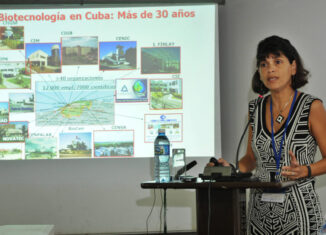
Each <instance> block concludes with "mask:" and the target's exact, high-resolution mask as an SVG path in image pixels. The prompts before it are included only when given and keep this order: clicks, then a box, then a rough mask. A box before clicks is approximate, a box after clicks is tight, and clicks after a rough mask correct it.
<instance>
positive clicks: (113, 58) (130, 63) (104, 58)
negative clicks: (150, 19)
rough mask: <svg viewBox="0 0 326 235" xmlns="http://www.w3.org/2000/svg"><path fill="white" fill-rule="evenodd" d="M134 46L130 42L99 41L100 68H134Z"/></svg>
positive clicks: (133, 43) (135, 44)
mask: <svg viewBox="0 0 326 235" xmlns="http://www.w3.org/2000/svg"><path fill="white" fill-rule="evenodd" d="M136 46H137V43H136V42H135V41H131V42H127V41H126V42H100V70H118V69H136V60H137V58H136V56H137V55H136Z"/></svg>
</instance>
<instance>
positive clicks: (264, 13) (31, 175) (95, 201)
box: [0, 0, 326, 234]
mask: <svg viewBox="0 0 326 235" xmlns="http://www.w3.org/2000/svg"><path fill="white" fill-rule="evenodd" d="M325 9H326V1H324V0H314V1H306V0H273V1H271V0H226V5H224V6H220V7H219V24H220V33H219V34H220V37H219V45H220V61H221V62H220V70H221V83H220V86H221V110H222V112H221V117H222V138H223V139H222V149H223V156H224V157H225V158H227V159H229V160H233V159H234V155H235V152H236V144H235V143H237V142H238V140H239V138H240V135H241V132H242V129H243V128H244V125H245V122H246V115H247V103H248V101H249V100H250V99H252V98H254V97H256V95H255V94H253V93H252V92H251V91H250V82H251V76H252V73H253V69H254V56H255V52H256V46H257V43H258V42H259V41H260V40H261V39H263V38H264V37H266V36H270V35H273V34H278V35H280V36H283V37H286V38H288V39H290V41H291V42H292V43H293V44H294V45H295V46H296V47H297V49H298V51H299V53H301V55H302V57H303V59H304V62H305V65H306V67H307V68H308V69H309V70H310V71H311V73H312V77H311V80H310V83H309V84H308V85H307V86H306V88H305V89H304V91H306V92H309V93H313V94H314V95H316V96H318V97H321V98H322V99H323V100H325V102H326V93H325V92H324V89H325V87H326V80H325V79H324V73H323V71H324V70H323V69H324V67H325V64H324V63H326V60H325V55H326V47H325V46H324V42H326V40H325V39H326V32H325V31H324V25H325V22H326V16H325V15H324V10H325ZM217 115H219V114H217ZM243 146H244V147H243V149H242V152H244V150H245V143H244V144H243ZM319 157H320V156H319ZM190 160H192V159H190ZM196 160H197V161H198V162H199V165H198V166H196V167H195V169H193V170H191V171H190V173H191V174H192V175H198V173H199V172H201V171H202V169H203V168H204V166H205V162H206V161H207V159H199V158H197V159H196ZM151 166H152V159H109V160H107V159H94V160H86V159H85V160H51V161H50V160H45V161H43V160H37V161H5V162H0V224H1V225H2V224H35V223H38V224H44V223H49V224H55V226H56V232H59V233H66V234H68V233H70V234H74V233H75V234H76V233H101V232H103V233H104V232H111V233H117V232H140V231H143V232H144V231H145V230H146V227H145V222H146V217H147V215H148V213H149V211H150V208H151V205H152V203H153V198H154V197H153V191H152V190H144V189H141V188H140V183H141V182H142V181H145V180H148V179H151V178H152V172H151ZM318 179H319V180H318V186H317V187H318V191H319V193H320V196H321V197H320V198H321V200H322V206H323V208H325V209H326V199H325V198H326V177H325V176H322V177H319V178H318ZM167 198H168V229H169V230H195V229H196V217H195V193H194V191H193V190H168V193H167ZM156 199H157V200H156V202H157V203H156V207H155V211H154V212H153V215H152V216H151V220H150V230H156V231H157V230H158V229H159V219H158V218H159V209H160V204H161V198H160V196H159V193H157V198H156ZM325 211H326V210H325Z"/></svg>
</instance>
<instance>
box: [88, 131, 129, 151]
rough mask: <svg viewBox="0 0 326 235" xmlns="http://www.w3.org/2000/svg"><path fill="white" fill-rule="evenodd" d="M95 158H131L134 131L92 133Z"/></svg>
mask: <svg viewBox="0 0 326 235" xmlns="http://www.w3.org/2000/svg"><path fill="white" fill-rule="evenodd" d="M94 154H95V157H133V156H134V131H132V130H124V131H94Z"/></svg>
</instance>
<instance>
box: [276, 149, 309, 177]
mask: <svg viewBox="0 0 326 235" xmlns="http://www.w3.org/2000/svg"><path fill="white" fill-rule="evenodd" d="M289 154H290V157H291V165H290V166H283V167H282V172H281V175H282V176H285V177H287V178H289V179H291V180H296V179H299V178H304V177H307V176H308V168H307V167H306V166H301V165H300V164H299V162H298V160H297V158H296V157H295V155H294V154H293V152H292V151H290V152H289Z"/></svg>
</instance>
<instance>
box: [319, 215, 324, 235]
mask: <svg viewBox="0 0 326 235" xmlns="http://www.w3.org/2000/svg"><path fill="white" fill-rule="evenodd" d="M325 217H326V216H325ZM324 221H325V220H324ZM319 234H320V235H325V234H326V221H325V224H324V225H323V226H322V227H321V229H320V231H319Z"/></svg>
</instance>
